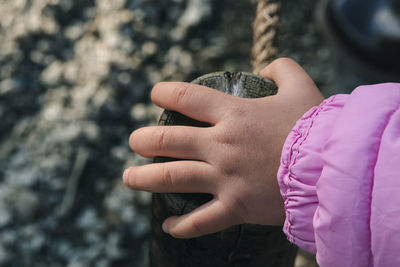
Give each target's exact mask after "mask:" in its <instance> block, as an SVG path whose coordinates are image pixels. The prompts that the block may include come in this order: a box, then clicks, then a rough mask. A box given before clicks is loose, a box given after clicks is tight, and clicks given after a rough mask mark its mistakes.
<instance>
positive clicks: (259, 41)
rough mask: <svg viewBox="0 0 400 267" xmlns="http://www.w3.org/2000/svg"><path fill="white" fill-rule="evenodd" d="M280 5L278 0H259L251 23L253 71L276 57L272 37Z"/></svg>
mask: <svg viewBox="0 0 400 267" xmlns="http://www.w3.org/2000/svg"><path fill="white" fill-rule="evenodd" d="M279 7H280V1H279V0H259V1H258V5H257V14H256V18H255V20H254V24H253V49H252V53H251V54H252V65H253V73H256V74H258V73H259V71H260V70H261V69H262V68H263V67H265V66H266V65H268V64H269V63H270V62H271V61H272V60H274V59H275V58H276V57H277V53H278V50H277V48H276V47H274V37H275V35H276V30H277V28H278V23H279V16H278V11H279Z"/></svg>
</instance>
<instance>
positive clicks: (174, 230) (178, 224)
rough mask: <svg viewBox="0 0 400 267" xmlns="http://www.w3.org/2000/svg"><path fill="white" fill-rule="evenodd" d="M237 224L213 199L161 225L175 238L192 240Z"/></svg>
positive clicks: (225, 207) (235, 218) (232, 216)
mask: <svg viewBox="0 0 400 267" xmlns="http://www.w3.org/2000/svg"><path fill="white" fill-rule="evenodd" d="M239 223H241V221H240V220H239V219H238V218H237V217H235V216H234V215H232V214H231V212H230V210H229V208H227V206H226V205H225V204H223V203H222V202H221V201H219V200H216V199H213V200H211V201H209V202H207V203H206V204H204V205H202V206H200V207H198V208H197V209H195V210H194V211H192V212H190V213H188V214H185V215H182V216H172V217H169V218H168V219H166V220H165V221H164V223H163V230H164V232H166V233H169V234H170V235H172V236H173V237H176V238H194V237H198V236H202V235H206V234H212V233H215V232H218V231H221V230H223V229H226V228H228V227H230V226H232V225H235V224H239Z"/></svg>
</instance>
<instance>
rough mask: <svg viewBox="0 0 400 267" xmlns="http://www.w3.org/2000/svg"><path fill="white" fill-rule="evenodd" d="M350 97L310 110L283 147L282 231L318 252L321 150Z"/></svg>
mask: <svg viewBox="0 0 400 267" xmlns="http://www.w3.org/2000/svg"><path fill="white" fill-rule="evenodd" d="M347 97H348V96H347V95H335V96H332V97H330V98H328V99H326V100H325V101H323V102H322V103H321V104H320V105H319V106H316V107H313V108H312V109H310V110H309V111H308V112H307V113H305V114H304V115H303V117H302V118H301V119H300V120H298V121H297V123H296V125H295V127H294V128H293V129H292V131H291V132H290V133H289V135H288V137H287V138H286V141H285V143H284V146H283V149H282V156H281V164H280V167H279V170H278V183H279V187H280V192H281V195H282V197H283V199H284V203H285V211H286V220H285V224H284V226H283V231H284V233H285V234H286V236H287V238H288V240H289V241H290V242H292V243H294V244H295V245H297V246H299V247H300V248H302V249H304V250H306V251H308V252H311V253H315V252H316V248H315V238H314V229H313V216H314V214H315V211H316V208H317V206H318V197H317V194H316V183H317V181H318V179H319V177H320V175H321V171H322V166H323V162H322V158H321V150H322V147H323V145H324V144H325V143H326V141H327V139H328V138H329V136H330V134H331V132H332V128H333V124H334V121H335V120H336V118H337V115H338V114H339V113H340V111H341V109H342V108H343V105H344V103H345V101H346V99H347Z"/></svg>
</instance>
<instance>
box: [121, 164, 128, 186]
mask: <svg viewBox="0 0 400 267" xmlns="http://www.w3.org/2000/svg"><path fill="white" fill-rule="evenodd" d="M128 176H129V168H128V169H126V170H125V171H124V174H122V179H123V180H124V183H125V184H127V183H128Z"/></svg>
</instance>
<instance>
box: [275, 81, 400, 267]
mask: <svg viewBox="0 0 400 267" xmlns="http://www.w3.org/2000/svg"><path fill="white" fill-rule="evenodd" d="M278 182H279V186H280V189H281V194H282V197H283V199H284V201H285V209H286V221H285V224H284V228H283V231H284V232H285V234H286V235H287V237H288V239H289V240H290V241H291V242H293V243H294V244H296V245H297V246H299V247H300V248H303V249H305V250H307V251H309V252H312V253H316V254H317V262H318V264H319V265H320V266H321V267H326V266H352V267H353V266H400V253H398V251H399V250H400V194H399V190H400V84H398V83H386V84H378V85H369V86H361V87H358V88H357V89H356V90H354V92H353V93H352V94H351V95H336V96H333V97H331V98H329V99H327V100H325V101H324V102H323V103H322V104H321V105H320V106H318V107H314V108H312V109H311V110H310V111H308V112H307V113H306V114H305V115H304V116H303V117H302V118H301V119H300V120H299V121H298V122H297V124H296V126H295V127H294V128H293V130H292V131H291V132H290V134H289V136H288V137H287V139H286V142H285V144H284V147H283V150H282V157H281V166H280V168H279V171H278Z"/></svg>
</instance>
